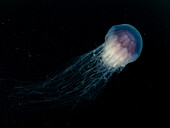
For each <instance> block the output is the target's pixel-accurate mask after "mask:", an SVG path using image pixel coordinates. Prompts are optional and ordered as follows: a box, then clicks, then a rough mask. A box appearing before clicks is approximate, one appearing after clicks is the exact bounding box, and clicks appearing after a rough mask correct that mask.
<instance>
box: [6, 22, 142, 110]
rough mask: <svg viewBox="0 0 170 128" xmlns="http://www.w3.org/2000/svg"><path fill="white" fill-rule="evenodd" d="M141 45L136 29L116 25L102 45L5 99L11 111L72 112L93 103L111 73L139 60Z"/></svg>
mask: <svg viewBox="0 0 170 128" xmlns="http://www.w3.org/2000/svg"><path fill="white" fill-rule="evenodd" d="M142 45H143V42H142V37H141V35H140V33H139V32H138V30H137V29H136V28H135V27H133V26H132V25H129V24H121V25H115V26H113V27H111V28H110V29H109V31H108V33H107V34H106V36H105V42H104V43H103V44H101V45H100V46H98V47H97V48H96V49H94V50H92V51H90V52H88V53H85V54H83V55H81V56H79V57H78V59H77V60H76V61H75V62H73V63H72V64H71V65H70V66H68V67H66V68H65V69H64V70H63V71H61V72H60V73H58V74H57V75H55V76H53V77H51V78H49V79H47V80H45V81H43V82H39V83H32V84H31V83H29V84H28V83H27V84H24V82H23V85H22V86H16V87H15V89H14V91H12V93H11V94H10V95H9V96H8V98H9V99H10V101H11V102H10V103H11V105H10V107H11V108H17V109H19V108H30V107H31V106H32V107H31V109H41V108H43V107H44V108H46V107H48V108H59V107H63V106H72V108H73V107H75V106H79V105H81V104H83V103H85V102H89V101H93V100H94V99H95V98H96V96H97V95H98V94H99V93H100V92H101V91H102V90H103V88H104V87H105V83H106V82H107V81H108V79H109V78H110V77H111V76H112V75H113V74H114V73H119V72H120V71H122V69H123V68H124V67H125V66H126V65H127V64H129V63H131V62H134V61H135V60H137V58H139V56H140V54H141V51H142ZM20 83H21V82H20ZM45 103H47V105H44V104H45ZM37 104H40V105H37ZM43 105H44V106H43ZM36 106H37V107H36Z"/></svg>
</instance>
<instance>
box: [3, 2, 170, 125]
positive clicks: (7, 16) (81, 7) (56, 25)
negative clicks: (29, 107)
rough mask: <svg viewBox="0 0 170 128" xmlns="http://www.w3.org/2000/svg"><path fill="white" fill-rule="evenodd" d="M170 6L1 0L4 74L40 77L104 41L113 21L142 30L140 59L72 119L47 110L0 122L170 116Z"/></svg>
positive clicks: (110, 121) (105, 121)
mask: <svg viewBox="0 0 170 128" xmlns="http://www.w3.org/2000/svg"><path fill="white" fill-rule="evenodd" d="M169 7H170V2H169V1H168V0H163V1H162V2H161V1H159V0H157V1H155V0H146V1H145V0H142V1H140V0H139V1H138V0H119V1H118V0H83V1H78V0H77V1H76V0H75V1H74V0H73V1H72V0H1V1H0V78H3V79H5V78H13V79H17V80H21V81H43V80H45V79H46V78H47V77H48V75H49V74H53V73H54V72H55V70H56V69H57V67H58V66H60V65H61V63H62V62H64V61H66V60H69V59H70V58H73V57H76V56H79V55H82V54H83V53H86V52H88V51H90V50H92V49H95V48H96V47H97V46H99V45H100V44H102V43H103V42H104V36H105V34H106V33H107V31H108V30H109V28H110V27H112V26H113V25H118V24H131V25H133V26H135V27H136V28H137V29H138V30H139V32H140V33H141V35H142V37H143V51H142V54H141V56H140V57H139V59H138V60H137V61H136V62H134V63H131V64H129V65H127V66H126V67H125V68H124V70H123V71H122V72H121V73H120V74H119V75H118V76H117V77H115V78H114V77H112V78H111V79H110V80H109V82H108V83H107V84H106V88H105V90H104V91H103V93H102V94H101V95H100V96H99V97H97V99H96V100H95V101H94V102H93V103H92V104H91V105H90V106H89V107H88V108H87V109H85V110H82V111H78V112H77V113H74V114H73V115H72V116H71V117H72V118H71V119H65V118H63V117H62V116H61V113H60V114H58V112H55V111H53V112H51V111H50V110H48V111H45V112H37V113H30V114H29V115H25V116H26V119H25V120H21V121H16V120H15V119H13V120H12V123H11V122H9V123H8V124H5V123H2V127H9V126H12V127H18V126H20V127H27V126H28V127H30V126H37V127H75V126H78V127H82V126H87V127H91V126H95V127H97V126H102V125H103V126H105V125H107V126H106V127H113V126H115V125H122V124H123V125H126V124H127V122H128V123H130V124H134V122H136V121H140V123H138V124H137V125H136V126H140V125H141V124H143V123H146V122H151V120H155V121H154V122H157V120H159V121H160V120H161V119H162V118H163V117H166V115H167V104H168V100H166V99H168V98H167V97H168V96H167V94H168V93H167V91H166V90H168V89H167V87H168V84H169V82H168V77H169V75H168V74H166V72H167V71H168V66H169V62H168V60H169V57H170V54H169V40H168V39H169V26H168V25H169V23H170V18H169V14H170V8H169ZM1 88H3V87H2V85H1ZM34 116H35V117H34ZM33 117H34V118H33ZM6 122H8V121H6Z"/></svg>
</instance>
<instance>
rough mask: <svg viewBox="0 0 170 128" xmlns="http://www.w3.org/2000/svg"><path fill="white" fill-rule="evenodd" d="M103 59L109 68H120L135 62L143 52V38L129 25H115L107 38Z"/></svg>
mask: <svg viewBox="0 0 170 128" xmlns="http://www.w3.org/2000/svg"><path fill="white" fill-rule="evenodd" d="M105 43H106V47H105V48H104V53H103V59H104V61H105V62H106V64H108V65H109V66H113V67H120V66H123V67H124V66H125V65H127V64H128V63H131V62H133V61H135V60H136V59H137V58H138V57H139V56H140V54H141V51H142V45H143V42H142V37H141V35H140V33H139V32H138V30H137V29H136V28H135V27H133V26H131V25H128V24H122V25H115V26H113V27H111V28H110V30H109V31H108V33H107V34H106V36H105Z"/></svg>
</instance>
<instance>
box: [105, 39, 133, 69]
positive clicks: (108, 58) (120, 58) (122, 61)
mask: <svg viewBox="0 0 170 128" xmlns="http://www.w3.org/2000/svg"><path fill="white" fill-rule="evenodd" d="M125 38H126V37H125ZM102 58H103V60H104V62H105V64H106V65H108V66H111V67H114V68H117V67H120V66H122V67H124V66H125V65H126V64H127V63H128V62H129V60H130V58H131V54H130V53H128V50H127V48H125V47H124V48H123V47H122V46H121V44H120V43H117V37H116V36H109V37H108V38H107V40H106V42H105V47H104V49H103V54H102Z"/></svg>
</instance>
